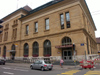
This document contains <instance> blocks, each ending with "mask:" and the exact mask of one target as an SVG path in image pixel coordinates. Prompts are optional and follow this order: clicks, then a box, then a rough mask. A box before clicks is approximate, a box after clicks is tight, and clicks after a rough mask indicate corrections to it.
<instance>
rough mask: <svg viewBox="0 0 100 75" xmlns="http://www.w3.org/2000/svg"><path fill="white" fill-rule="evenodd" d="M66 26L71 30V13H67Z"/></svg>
mask: <svg viewBox="0 0 100 75" xmlns="http://www.w3.org/2000/svg"><path fill="white" fill-rule="evenodd" d="M66 24H67V28H70V16H69V12H67V13H66Z"/></svg>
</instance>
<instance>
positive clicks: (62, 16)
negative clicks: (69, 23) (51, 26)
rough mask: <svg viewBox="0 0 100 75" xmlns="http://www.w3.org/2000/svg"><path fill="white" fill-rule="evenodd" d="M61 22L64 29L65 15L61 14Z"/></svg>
mask: <svg viewBox="0 0 100 75" xmlns="http://www.w3.org/2000/svg"><path fill="white" fill-rule="evenodd" d="M60 24H61V29H64V15H63V14H60Z"/></svg>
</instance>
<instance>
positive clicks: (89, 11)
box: [84, 0, 97, 30]
mask: <svg viewBox="0 0 100 75" xmlns="http://www.w3.org/2000/svg"><path fill="white" fill-rule="evenodd" d="M84 2H85V4H86V7H87V9H88V12H89V14H90V17H91V19H92V22H93V24H94V26H95V23H94V20H93V17H92V15H91V13H90V11H89V7H88V5H87V3H86V0H84ZM95 30H97V28H96V26H95Z"/></svg>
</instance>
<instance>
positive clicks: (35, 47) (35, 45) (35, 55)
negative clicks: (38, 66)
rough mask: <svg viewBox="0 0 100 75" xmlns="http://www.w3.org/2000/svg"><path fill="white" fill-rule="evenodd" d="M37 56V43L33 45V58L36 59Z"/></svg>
mask: <svg viewBox="0 0 100 75" xmlns="http://www.w3.org/2000/svg"><path fill="white" fill-rule="evenodd" d="M38 55H39V45H38V43H37V42H34V43H33V57H37V56H38Z"/></svg>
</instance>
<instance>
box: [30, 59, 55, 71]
mask: <svg viewBox="0 0 100 75" xmlns="http://www.w3.org/2000/svg"><path fill="white" fill-rule="evenodd" d="M30 68H31V69H40V70H42V71H44V70H52V68H53V65H52V64H51V62H50V61H44V60H37V61H35V62H34V63H32V64H31V65H30Z"/></svg>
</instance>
